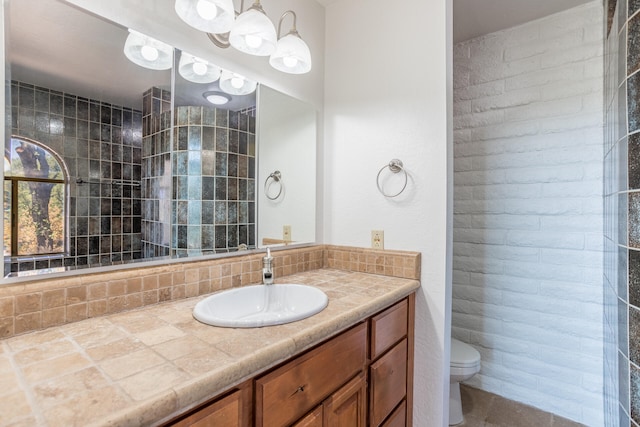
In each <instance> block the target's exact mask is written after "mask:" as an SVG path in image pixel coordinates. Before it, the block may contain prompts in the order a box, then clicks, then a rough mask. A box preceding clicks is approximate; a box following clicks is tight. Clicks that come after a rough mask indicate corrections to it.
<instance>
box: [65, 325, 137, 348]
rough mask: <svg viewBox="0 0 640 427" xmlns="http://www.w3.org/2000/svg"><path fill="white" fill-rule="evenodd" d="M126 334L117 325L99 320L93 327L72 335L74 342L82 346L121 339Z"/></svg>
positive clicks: (92, 345)
mask: <svg viewBox="0 0 640 427" xmlns="http://www.w3.org/2000/svg"><path fill="white" fill-rule="evenodd" d="M125 336H126V334H125V333H124V332H122V330H120V328H118V327H117V326H115V325H113V324H111V323H107V322H101V323H99V324H98V325H96V327H95V328H91V329H89V330H87V331H86V332H85V333H76V334H74V335H73V339H74V340H75V342H77V343H78V344H80V346H82V347H84V348H89V347H95V346H98V345H101V344H106V343H110V342H112V341H116V340H119V339H122V338H124V337H125Z"/></svg>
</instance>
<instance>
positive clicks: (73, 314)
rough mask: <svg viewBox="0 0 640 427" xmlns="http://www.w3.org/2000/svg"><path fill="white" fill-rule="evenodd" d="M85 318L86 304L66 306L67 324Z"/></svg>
mask: <svg viewBox="0 0 640 427" xmlns="http://www.w3.org/2000/svg"><path fill="white" fill-rule="evenodd" d="M86 318H87V303H86V302H81V303H79V304H73V305H68V306H67V322H77V321H80V320H84V319H86Z"/></svg>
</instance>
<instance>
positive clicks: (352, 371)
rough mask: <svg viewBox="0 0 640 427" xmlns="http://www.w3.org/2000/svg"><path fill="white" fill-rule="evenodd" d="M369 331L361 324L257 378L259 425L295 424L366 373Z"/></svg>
mask: <svg viewBox="0 0 640 427" xmlns="http://www.w3.org/2000/svg"><path fill="white" fill-rule="evenodd" d="M367 331H368V329H367V323H366V322H365V323H361V324H359V325H357V326H355V327H353V328H351V329H349V330H348V331H346V332H343V333H342V334H340V335H338V336H337V337H335V338H333V339H331V340H329V341H327V342H325V343H324V344H322V345H320V346H319V347H316V348H315V349H313V350H311V351H309V352H308V353H305V354H303V355H302V356H298V357H296V358H295V359H293V360H292V361H290V362H288V363H286V364H285V365H283V366H281V367H280V368H277V369H276V370H274V371H272V372H270V373H268V374H266V375H264V376H262V377H259V378H258V379H256V382H255V389H256V426H257V427H263V426H264V427H275V426H288V425H291V424H292V423H294V422H295V421H296V420H298V419H300V417H302V416H304V415H305V414H306V413H307V412H309V411H310V410H312V409H313V408H315V407H316V406H317V405H318V404H320V403H321V402H322V401H323V400H324V399H326V398H327V397H328V396H330V395H331V394H332V393H334V392H335V391H336V390H338V389H339V388H340V387H341V386H342V385H343V384H346V383H347V382H348V381H349V380H350V379H351V378H353V377H354V376H355V375H356V374H358V373H359V372H363V371H364V369H365V367H366V362H367Z"/></svg>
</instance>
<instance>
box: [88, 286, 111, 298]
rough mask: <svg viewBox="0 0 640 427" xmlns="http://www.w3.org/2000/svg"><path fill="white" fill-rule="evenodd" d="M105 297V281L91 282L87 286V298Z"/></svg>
mask: <svg viewBox="0 0 640 427" xmlns="http://www.w3.org/2000/svg"><path fill="white" fill-rule="evenodd" d="M106 297H107V284H106V283H93V284H91V285H89V286H87V300H89V301H93V300H98V299H105V298H106Z"/></svg>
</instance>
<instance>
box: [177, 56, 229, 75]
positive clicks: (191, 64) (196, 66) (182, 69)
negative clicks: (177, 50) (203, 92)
mask: <svg viewBox="0 0 640 427" xmlns="http://www.w3.org/2000/svg"><path fill="white" fill-rule="evenodd" d="M178 72H179V73H180V75H181V76H182V77H183V78H184V79H185V80H189V81H190V82H193V83H212V82H215V81H216V80H218V79H219V78H220V73H221V72H222V70H221V69H220V67H218V66H217V65H214V64H211V63H210V62H207V61H205V60H204V59H201V58H198V57H197V56H193V55H191V54H190V53H187V52H182V53H181V54H180V64H179V65H178Z"/></svg>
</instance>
